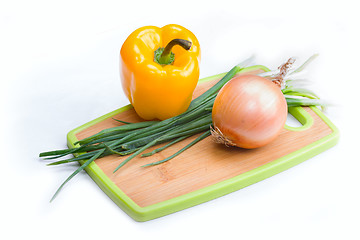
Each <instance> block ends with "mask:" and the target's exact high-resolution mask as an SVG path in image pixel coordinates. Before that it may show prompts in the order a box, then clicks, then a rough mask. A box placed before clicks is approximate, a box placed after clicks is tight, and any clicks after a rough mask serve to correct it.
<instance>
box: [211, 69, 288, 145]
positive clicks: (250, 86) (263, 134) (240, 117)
mask: <svg viewBox="0 0 360 240" xmlns="http://www.w3.org/2000/svg"><path fill="white" fill-rule="evenodd" d="M287 113H288V109H287V103H286V99H285V97H284V95H283V94H282V92H281V89H280V88H279V87H278V86H277V85H275V84H274V83H272V82H271V81H270V80H269V79H266V78H263V77H260V76H257V75H242V76H238V77H235V78H233V79H231V80H230V81H229V82H228V83H226V84H225V85H224V86H223V87H222V88H221V89H220V91H219V93H218V95H217V97H216V99H215V101H214V106H213V110H212V120H213V125H214V129H213V135H216V137H217V138H219V137H220V139H222V141H223V143H224V144H226V145H232V146H237V147H241V148H247V149H253V148H258V147H262V146H265V145H267V144H268V143H270V142H272V141H273V140H274V139H275V138H276V137H277V136H278V135H279V134H280V132H281V130H282V129H283V128H284V126H285V122H286V118H287Z"/></svg>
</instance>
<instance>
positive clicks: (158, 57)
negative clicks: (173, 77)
mask: <svg viewBox="0 0 360 240" xmlns="http://www.w3.org/2000/svg"><path fill="white" fill-rule="evenodd" d="M175 45H179V46H180V47H182V48H184V49H185V50H189V49H190V48H191V45H192V43H191V42H190V41H188V40H184V39H178V38H176V39H173V40H171V41H170V42H169V43H168V44H167V45H166V47H165V48H158V49H157V50H156V51H155V54H154V60H155V62H157V63H159V64H161V65H169V64H172V63H173V62H174V60H175V54H174V53H173V52H171V49H172V48H173V47H174V46H175Z"/></svg>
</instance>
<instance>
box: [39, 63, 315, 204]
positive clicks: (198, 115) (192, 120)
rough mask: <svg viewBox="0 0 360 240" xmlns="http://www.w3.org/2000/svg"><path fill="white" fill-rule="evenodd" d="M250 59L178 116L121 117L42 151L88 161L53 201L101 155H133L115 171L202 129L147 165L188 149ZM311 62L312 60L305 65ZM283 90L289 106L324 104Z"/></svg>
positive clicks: (299, 91)
mask: <svg viewBox="0 0 360 240" xmlns="http://www.w3.org/2000/svg"><path fill="white" fill-rule="evenodd" d="M249 61H251V58H250V59H248V60H245V61H244V62H243V63H240V64H238V65H236V66H235V67H233V68H232V69H231V70H230V71H229V72H228V73H227V74H226V75H225V76H224V77H223V78H222V79H220V80H219V81H218V82H217V83H216V84H215V85H214V86H213V87H211V88H210V89H208V90H207V91H206V92H205V93H203V94H202V95H200V96H199V97H197V98H195V99H194V100H193V101H192V102H191V104H190V106H189V108H188V110H187V111H186V112H184V113H182V114H180V115H178V116H175V117H172V118H169V119H166V120H163V121H145V122H139V123H129V122H125V121H122V120H118V119H114V120H115V121H118V122H120V123H122V124H124V125H121V126H118V127H113V128H108V129H104V130H102V131H100V132H98V133H96V134H94V135H92V136H90V137H87V138H85V139H82V140H79V141H77V142H76V143H75V144H76V145H78V146H77V147H75V148H72V149H62V150H55V151H48V152H43V153H40V155H39V156H40V157H44V159H45V160H50V159H58V158H61V157H64V156H67V155H69V154H73V155H74V157H72V158H70V159H65V160H58V161H55V162H53V163H50V164H48V165H59V164H64V163H71V162H79V161H80V162H81V161H85V162H84V163H83V164H82V165H81V166H80V167H79V168H78V169H77V170H76V171H75V172H74V173H72V174H71V175H70V176H69V177H68V178H67V179H66V180H65V181H64V183H63V184H62V185H61V186H60V187H59V189H58V190H57V191H56V193H55V194H54V196H53V197H52V199H51V201H52V200H53V199H55V197H56V196H57V195H58V193H59V192H60V190H61V189H62V188H63V186H64V185H65V184H66V183H67V182H68V181H69V180H70V179H72V178H73V177H74V176H75V175H76V174H77V173H79V172H80V171H81V170H83V169H84V168H85V167H86V166H88V165H89V164H90V163H91V162H93V161H95V160H96V159H98V158H100V157H104V156H107V155H111V154H116V155H120V156H125V155H129V156H128V157H127V158H126V159H125V160H123V161H122V162H121V163H120V165H118V166H117V167H116V168H115V169H114V172H116V171H117V170H118V169H120V168H121V167H122V166H124V165H125V164H126V163H128V162H129V161H130V160H132V159H134V158H135V157H136V156H138V155H140V154H142V155H141V156H142V157H146V156H151V155H153V154H156V153H157V152H160V151H162V150H164V149H165V148H167V147H169V146H172V145H174V144H175V143H178V142H180V141H182V140H184V139H186V138H188V137H191V136H194V135H195V134H200V133H201V135H200V136H199V137H197V138H196V139H195V140H193V141H192V142H191V143H189V144H188V145H186V146H185V147H183V148H182V149H180V150H178V151H177V152H176V153H174V154H173V155H171V156H169V157H167V158H165V159H163V160H161V161H158V162H154V163H149V164H147V165H144V166H152V165H157V164H160V163H163V162H166V161H169V160H170V159H173V158H174V157H176V156H178V155H179V154H181V153H182V152H184V151H185V150H186V149H188V148H190V147H191V146H193V145H194V144H196V143H197V142H199V141H201V140H202V139H204V138H206V137H207V136H209V135H210V126H211V125H212V118H211V110H212V107H213V104H214V100H215V98H216V96H217V92H218V91H219V90H220V89H221V88H222V86H224V85H225V84H226V83H227V82H228V81H229V80H230V79H232V78H233V77H234V76H235V74H237V73H239V72H241V71H243V70H244V68H245V66H246V65H247V64H248V62H249ZM307 64H308V62H307V63H306V64H305V65H307ZM305 65H303V66H301V68H303V67H304V66H305ZM283 93H284V96H285V97H286V100H287V102H288V106H302V105H306V106H308V105H321V104H322V103H321V102H320V101H319V99H318V98H317V97H316V95H315V94H313V93H312V92H310V91H308V90H305V89H292V88H290V87H289V88H286V89H283ZM161 143H166V144H165V145H164V146H162V147H160V148H157V149H155V150H153V151H151V152H148V153H143V152H144V151H146V150H147V149H148V148H150V147H153V146H155V145H158V144H161Z"/></svg>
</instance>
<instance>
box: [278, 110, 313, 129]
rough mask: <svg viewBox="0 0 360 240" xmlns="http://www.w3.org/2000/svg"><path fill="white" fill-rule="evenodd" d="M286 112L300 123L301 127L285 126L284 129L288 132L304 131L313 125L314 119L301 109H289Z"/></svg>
mask: <svg viewBox="0 0 360 240" xmlns="http://www.w3.org/2000/svg"><path fill="white" fill-rule="evenodd" d="M288 111H289V114H291V115H292V116H293V117H294V118H295V119H296V120H298V121H299V122H300V123H301V126H300V127H293V126H289V125H285V129H287V130H289V131H305V130H307V129H309V128H310V127H311V126H312V125H313V123H314V119H313V118H312V117H311V116H310V114H309V113H308V112H307V111H306V110H305V109H304V108H303V107H289V109H288Z"/></svg>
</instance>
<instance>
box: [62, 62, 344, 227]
mask: <svg viewBox="0 0 360 240" xmlns="http://www.w3.org/2000/svg"><path fill="white" fill-rule="evenodd" d="M257 69H261V70H264V71H269V69H268V68H266V67H264V66H261V65H256V66H251V67H248V68H245V69H244V70H243V71H242V72H247V71H252V70H257ZM224 75H225V73H223V74H217V75H214V76H211V77H207V78H204V79H201V80H199V82H205V81H210V80H214V79H217V78H221V77H222V76H224ZM131 108H132V106H131V105H127V106H125V107H122V108H119V109H117V110H115V111H112V112H110V113H108V114H105V115H103V116H101V117H99V118H97V119H94V120H92V121H90V122H88V123H86V124H84V125H82V126H80V127H78V128H75V129H74V130H72V131H70V132H69V133H68V134H67V141H68V146H69V147H70V148H73V147H75V145H74V143H75V142H76V141H78V139H77V138H76V134H77V133H79V132H81V131H83V130H85V129H86V128H88V127H90V126H92V125H94V124H96V123H98V122H101V121H103V120H105V119H107V118H110V117H113V116H114V115H116V114H118V113H121V112H123V111H126V110H129V109H131ZM311 109H312V110H313V111H314V112H315V113H316V114H317V115H318V116H319V117H320V118H321V119H322V120H323V121H324V122H325V123H326V124H327V125H328V126H329V127H330V128H331V130H332V133H331V134H330V135H327V136H326V137H324V138H322V139H320V140H318V141H316V142H314V143H312V144H310V145H308V146H306V147H304V148H302V149H300V150H298V151H295V152H293V153H291V154H289V155H287V156H284V157H281V158H279V159H277V160H275V161H272V162H271V163H268V164H265V165H263V166H260V167H258V168H256V169H253V170H251V171H248V172H246V173H243V174H240V175H238V176H236V177H233V178H230V179H228V180H225V181H222V182H219V183H216V184H213V185H211V186H208V187H204V188H202V189H199V190H196V191H194V192H190V193H188V194H185V195H182V196H179V197H175V198H172V199H169V200H166V201H163V202H160V203H156V204H153V205H150V206H146V207H140V206H139V205H137V204H136V203H135V202H134V201H133V200H132V199H131V198H129V197H128V196H127V195H126V194H125V193H124V192H123V191H121V189H119V188H118V187H117V186H116V184H115V183H114V182H112V181H111V180H110V178H109V177H108V176H107V175H106V174H105V173H104V172H103V171H102V170H101V169H100V168H99V167H98V166H97V165H96V163H94V162H93V163H91V164H89V166H87V167H86V168H85V170H86V172H87V173H88V175H89V176H90V177H91V178H92V179H93V180H94V181H95V182H96V183H97V184H98V186H99V187H100V188H101V189H102V190H103V191H104V192H105V193H106V194H107V195H108V196H109V197H110V198H111V199H112V200H113V201H114V202H115V203H116V204H117V205H118V206H119V207H120V208H121V209H122V210H123V211H124V212H125V213H127V214H128V215H129V216H130V217H132V218H133V219H134V220H135V221H139V222H143V221H148V220H151V219H155V218H158V217H162V216H165V215H168V214H171V213H174V212H177V211H180V210H183V209H186V208H189V207H192V206H195V205H198V204H200V203H204V202H207V201H209V200H212V199H215V198H218V197H221V196H223V195H226V194H229V193H231V192H234V191H237V190H239V189H241V188H244V187H246V186H249V185H251V184H254V183H256V182H259V181H261V180H264V179H266V178H268V177H271V176H273V175H275V174H277V173H280V172H282V171H284V170H286V169H289V168H290V167H293V166H295V165H297V164H299V163H301V162H303V161H305V160H307V159H309V158H311V157H313V156H315V155H317V154H319V153H321V152H323V151H325V150H327V149H329V148H331V147H332V146H334V145H335V144H336V143H337V141H338V139H339V131H338V129H337V128H336V127H335V126H334V124H332V123H331V122H330V120H329V119H328V118H327V117H326V116H325V115H324V114H323V113H322V112H321V111H320V110H319V109H318V108H317V107H311ZM289 111H291V114H293V115H294V117H295V118H297V119H298V120H299V121H300V122H301V123H303V124H304V126H305V125H306V128H308V127H309V126H311V124H312V118H311V117H310V115H309V114H308V113H307V112H306V111H305V110H304V109H303V108H301V107H296V108H291V110H289ZM309 124H310V125H309ZM304 126H302V127H300V128H298V129H300V130H304V129H301V128H303V127H304ZM287 128H288V129H291V130H295V131H299V130H298V129H295V128H292V127H288V126H287ZM83 163H84V161H82V162H80V164H83Z"/></svg>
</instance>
